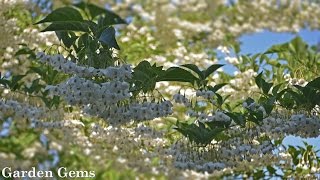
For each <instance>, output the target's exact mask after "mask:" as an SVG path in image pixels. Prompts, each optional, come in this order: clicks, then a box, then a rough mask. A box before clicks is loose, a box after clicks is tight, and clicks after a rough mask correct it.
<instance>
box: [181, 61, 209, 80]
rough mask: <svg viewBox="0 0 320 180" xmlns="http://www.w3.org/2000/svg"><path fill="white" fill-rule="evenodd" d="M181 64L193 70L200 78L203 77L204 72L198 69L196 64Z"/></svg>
mask: <svg viewBox="0 0 320 180" xmlns="http://www.w3.org/2000/svg"><path fill="white" fill-rule="evenodd" d="M182 66H183V67H186V68H188V69H190V70H192V71H193V72H195V73H196V74H197V75H198V77H199V79H202V80H204V79H205V77H204V74H203V73H202V71H200V69H199V68H198V66H196V65H194V64H184V65H182Z"/></svg>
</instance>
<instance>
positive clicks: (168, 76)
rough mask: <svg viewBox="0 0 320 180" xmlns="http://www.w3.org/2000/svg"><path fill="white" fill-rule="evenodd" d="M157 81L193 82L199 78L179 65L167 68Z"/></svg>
mask: <svg viewBox="0 0 320 180" xmlns="http://www.w3.org/2000/svg"><path fill="white" fill-rule="evenodd" d="M159 81H178V82H189V83H191V84H194V82H195V81H199V79H198V78H197V77H195V76H194V75H193V74H192V73H191V72H189V71H187V70H185V69H182V68H179V67H171V68H169V69H167V70H166V71H165V73H164V74H163V75H162V76H160V77H159Z"/></svg>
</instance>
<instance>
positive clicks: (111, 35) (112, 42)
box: [99, 26, 120, 50]
mask: <svg viewBox="0 0 320 180" xmlns="http://www.w3.org/2000/svg"><path fill="white" fill-rule="evenodd" d="M115 34H116V31H115V30H114V28H113V27H111V26H110V27H108V28H107V29H105V30H104V31H103V32H102V34H101V36H100V38H99V41H101V42H103V43H105V44H106V45H108V46H109V48H112V47H113V48H115V49H118V50H120V47H119V45H118V43H117V40H116V38H115Z"/></svg>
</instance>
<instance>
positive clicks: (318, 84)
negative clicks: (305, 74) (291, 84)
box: [306, 77, 320, 89]
mask: <svg viewBox="0 0 320 180" xmlns="http://www.w3.org/2000/svg"><path fill="white" fill-rule="evenodd" d="M306 87H313V88H316V89H320V77H317V78H315V79H313V80H312V81H310V82H309V83H308V84H307V85H306Z"/></svg>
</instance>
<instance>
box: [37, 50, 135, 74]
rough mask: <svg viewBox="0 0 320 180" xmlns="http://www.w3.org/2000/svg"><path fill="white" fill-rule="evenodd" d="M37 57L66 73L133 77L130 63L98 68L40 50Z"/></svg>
mask: <svg viewBox="0 0 320 180" xmlns="http://www.w3.org/2000/svg"><path fill="white" fill-rule="evenodd" d="M37 58H39V59H40V62H42V63H47V64H49V65H51V66H52V67H53V68H54V69H55V70H58V71H60V72H64V73H66V74H75V75H77V76H79V77H94V76H100V77H106V78H108V79H117V80H124V79H127V78H131V76H132V74H131V73H132V69H131V67H130V65H129V64H123V65H122V66H119V67H107V68H104V69H97V68H94V67H84V66H79V65H77V64H76V63H74V62H72V61H70V60H67V59H65V58H64V57H63V55H61V54H56V55H46V54H45V53H44V52H39V53H38V54H37Z"/></svg>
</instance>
